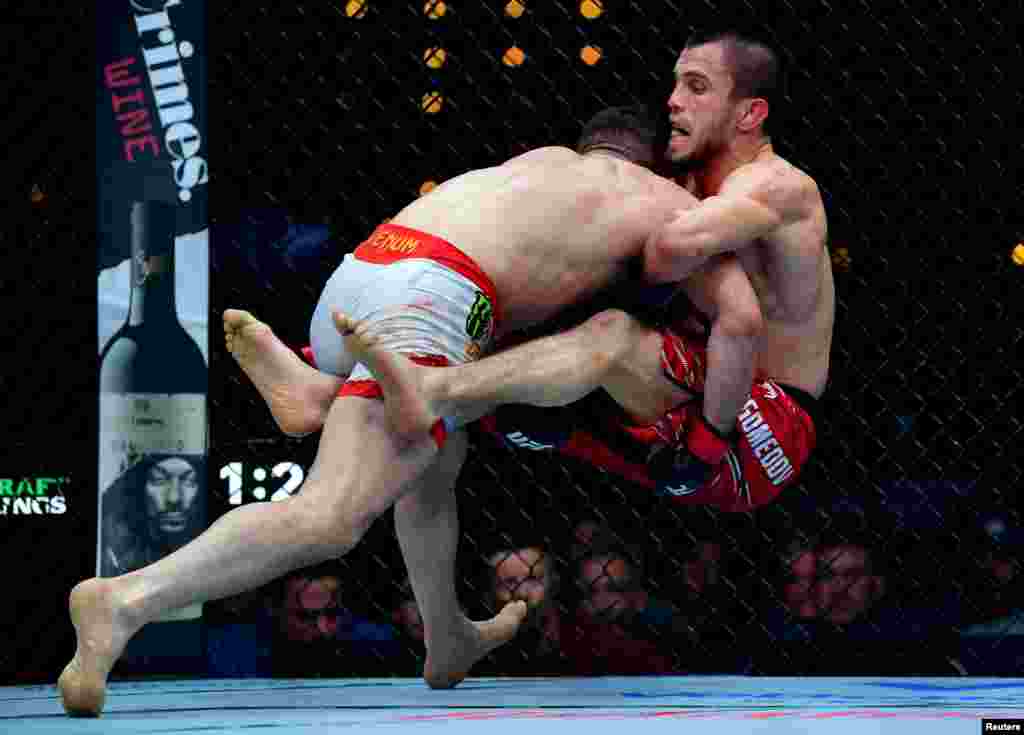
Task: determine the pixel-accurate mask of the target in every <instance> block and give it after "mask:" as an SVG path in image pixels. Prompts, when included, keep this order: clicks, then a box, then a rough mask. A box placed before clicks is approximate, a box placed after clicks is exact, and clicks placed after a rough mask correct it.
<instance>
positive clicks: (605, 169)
mask: <svg viewBox="0 0 1024 735" xmlns="http://www.w3.org/2000/svg"><path fill="white" fill-rule="evenodd" d="M691 201H692V202H695V201H696V200H693V199H692V197H690V195H689V194H688V193H686V192H685V191H684V190H683V189H682V188H681V187H678V186H676V185H675V184H672V183H671V182H668V181H666V180H664V179H661V178H660V177H657V176H655V175H654V174H652V173H651V172H649V171H648V170H646V169H644V168H642V167H641V166H637V165H634V164H632V163H629V162H627V161H625V160H623V159H621V158H618V157H615V156H610V155H605V154H603V153H597V152H593V153H589V154H587V155H579V154H577V153H576V152H574V151H572V150H570V149H568V148H557V147H551V148H539V149H537V150H534V151H530V152H529V153H526V154H524V155H522V156H519V157H517V158H513V159H511V160H509V161H507V162H506V163H504V164H502V165H500V166H495V167H493V168H485V169H479V170H476V171H470V172H468V173H466V174H463V175H461V176H458V177H456V178H453V179H451V180H449V181H447V182H445V183H444V184H442V185H441V186H439V187H437V188H436V189H434V190H433V191H432V192H430V194H428V195H427V196H425V197H422V198H421V199H418V200H417V201H415V202H413V203H412V204H410V205H409V206H408V207H406V208H405V209H403V210H402V211H401V212H399V213H398V215H397V216H396V217H395V218H394V219H393V220H392V222H393V223H394V224H397V225H403V226H405V227H411V228H414V229H417V230H422V231H424V232H429V233H430V234H432V235H434V236H436V237H440V238H442V239H444V240H447V241H448V242H450V243H452V244H453V245H455V246H456V247H457V248H459V249H460V250H462V251H463V252H465V253H466V254H467V255H468V256H469V257H470V258H472V259H473V260H474V261H475V262H476V263H477V264H478V265H480V267H481V268H482V269H483V270H484V271H485V272H486V273H487V274H488V275H489V276H490V277H491V279H492V280H493V281H494V283H495V286H496V288H497V291H498V299H499V301H500V302H501V307H502V313H503V314H504V318H505V325H504V326H505V327H506V328H516V327H520V326H524V325H526V324H529V323H533V322H536V321H540V320H543V319H545V318H548V317H549V316H551V315H552V314H553V313H554V312H556V311H557V310H558V309H560V308H562V307H564V306H566V305H568V304H570V303H573V302H574V301H576V300H578V299H579V298H581V297H583V296H585V295H587V294H589V293H592V292H594V291H596V290H598V289H600V288H602V287H603V286H605V285H607V284H609V283H610V282H611V281H612V280H614V279H615V278H616V277H617V276H618V275H620V274H621V273H622V272H623V270H624V266H625V262H626V260H627V259H628V258H630V257H631V256H634V255H638V254H639V253H640V252H641V249H642V248H643V245H644V242H645V240H646V238H647V236H648V234H649V233H650V232H651V230H652V228H654V227H657V226H658V225H659V224H661V222H662V221H663V220H664V218H665V217H667V216H668V214H669V213H670V212H671V211H672V210H673V209H678V208H680V207H683V206H689V205H690V203H691Z"/></svg>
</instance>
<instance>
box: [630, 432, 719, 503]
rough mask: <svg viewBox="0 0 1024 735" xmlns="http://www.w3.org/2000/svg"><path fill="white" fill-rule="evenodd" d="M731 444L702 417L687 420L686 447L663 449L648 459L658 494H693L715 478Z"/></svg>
mask: <svg viewBox="0 0 1024 735" xmlns="http://www.w3.org/2000/svg"><path fill="white" fill-rule="evenodd" d="M731 446H732V444H731V443H730V441H729V438H728V437H724V436H722V435H721V434H720V433H718V432H717V431H716V430H715V429H714V428H713V427H712V426H711V425H710V424H708V423H707V421H705V420H704V418H703V417H702V416H697V417H695V418H694V419H693V420H691V422H690V426H689V427H688V430H687V432H686V448H685V449H682V448H680V449H676V450H666V451H663V452H661V453H660V454H658V455H656V456H655V458H654V460H653V461H652V462H651V467H650V472H651V477H652V479H653V480H654V481H655V484H656V486H657V492H658V494H659V495H675V496H683V495H692V494H693V493H695V492H697V491H698V490H700V489H701V488H702V487H704V486H705V485H707V484H708V483H709V482H711V481H712V480H714V479H715V477H716V475H717V473H718V472H719V471H720V470H721V467H722V462H723V461H724V460H725V456H726V454H728V453H729V449H730V448H731Z"/></svg>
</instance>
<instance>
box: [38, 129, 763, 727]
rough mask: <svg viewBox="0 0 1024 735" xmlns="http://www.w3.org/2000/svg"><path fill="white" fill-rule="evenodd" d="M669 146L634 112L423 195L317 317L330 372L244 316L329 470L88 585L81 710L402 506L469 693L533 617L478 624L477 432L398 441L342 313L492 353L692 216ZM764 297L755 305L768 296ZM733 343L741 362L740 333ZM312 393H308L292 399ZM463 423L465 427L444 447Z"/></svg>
mask: <svg viewBox="0 0 1024 735" xmlns="http://www.w3.org/2000/svg"><path fill="white" fill-rule="evenodd" d="M653 138H654V130H653V126H647V125H644V124H643V123H642V122H640V121H639V120H638V118H637V117H636V116H635V115H630V114H624V113H621V112H613V113H610V114H605V115H603V116H599V117H598V118H597V119H595V120H594V121H593V122H592V123H591V124H590V125H588V127H587V128H586V129H585V130H584V136H583V139H582V140H581V145H580V152H577V151H574V150H571V149H567V148H558V147H551V148H542V149H538V150H534V151H531V152H529V153H526V154H524V155H522V156H519V157H517V158H514V159H511V160H510V161H508V162H506V163H505V164H503V165H500V166H496V167H493V168H487V169H482V170H477V171H472V172H470V173H467V174H464V175H462V176H459V177H456V178H454V179H452V180H450V181H448V182H446V183H445V184H443V185H442V186H439V187H438V188H437V189H435V190H434V191H433V192H431V193H430V194H429V195H428V196H425V197H423V198H421V199H418V200H417V201H415V202H413V203H412V204H410V205H409V206H408V207H406V208H405V209H403V210H402V211H401V212H400V213H399V214H398V215H396V217H395V218H394V220H393V221H392V222H391V223H389V224H387V225H383V226H381V227H379V228H378V229H377V230H376V231H375V232H374V233H373V234H372V235H371V236H370V237H369V239H367V240H366V241H365V242H364V243H363V244H361V245H360V246H359V247H358V248H357V249H356V250H355V252H354V253H353V254H351V255H349V256H347V257H346V258H345V260H344V262H343V263H342V265H341V266H340V267H339V268H338V269H337V271H336V272H335V273H334V275H333V276H332V277H331V279H330V280H329V282H328V284H327V286H326V287H325V289H324V292H323V294H322V295H321V299H320V303H319V304H318V306H317V308H316V311H315V313H314V316H313V320H312V323H311V326H310V336H311V342H312V348H313V352H314V356H315V359H316V363H317V366H318V367H319V370H316V369H313V368H311V367H310V366H308V365H306V364H305V363H303V362H302V361H301V360H299V358H298V357H297V356H295V355H294V354H293V353H291V352H290V351H288V350H287V349H286V348H284V347H283V345H281V344H280V343H277V342H275V341H274V337H273V334H272V333H271V332H270V330H269V328H268V327H266V325H263V324H261V323H259V322H256V321H255V319H254V318H252V317H251V315H248V314H246V313H245V312H229V313H228V314H226V315H225V324H226V328H227V329H228V331H229V332H230V334H231V335H232V352H233V354H234V355H235V357H236V358H237V359H238V361H239V362H240V364H241V365H242V367H243V369H244V370H245V372H246V373H247V374H248V375H249V376H250V378H251V379H252V380H253V382H254V383H255V384H256V386H257V388H258V389H259V390H260V391H261V392H262V393H263V395H264V398H266V399H267V400H268V402H269V403H270V405H271V409H272V411H273V412H274V413H275V416H277V417H278V420H279V422H280V423H281V425H282V428H285V430H286V431H289V432H291V433H304V432H308V431H311V430H314V429H315V428H318V427H319V426H320V425H322V426H323V431H322V434H321V437H320V443H319V447H318V451H317V456H316V459H315V461H314V464H313V466H312V468H311V470H310V473H309V475H308V477H307V479H306V482H305V484H304V486H303V489H302V492H301V493H300V494H298V495H296V496H294V497H292V498H289V499H287V500H285V501H282V502H278V503H273V504H269V503H260V504H255V505H248V506H243V507H240V508H237V509H235V510H232V511H231V512H229V513H226V514H225V515H223V516H222V517H221V518H219V519H218V520H217V521H216V522H215V523H214V524H213V525H212V526H210V528H209V529H207V530H206V531H205V532H204V533H203V534H202V535H200V536H199V537H198V538H196V539H195V540H194V541H193V542H191V543H190V544H188V545H186V546H185V547H183V548H181V549H179V550H178V551H176V552H174V553H172V554H170V555H168V556H167V557H165V558H163V559H160V560H159V561H157V562H155V563H154V564H152V565H150V566H147V567H144V568H142V569H139V570H136V571H133V572H131V573H129V574H125V575H122V576H119V577H114V578H109V579H100V578H94V579H91V580H86V581H85V582H82V583H80V584H79V585H77V586H76V587H75V588H74V589H73V590H72V591H71V595H70V612H71V619H72V622H73V623H74V626H75V630H76V634H77V639H78V646H77V649H76V652H75V655H74V658H73V659H72V660H71V662H70V663H69V664H68V666H67V667H65V669H64V671H63V673H62V674H61V676H60V679H59V681H58V686H59V689H60V692H61V696H62V699H63V703H64V707H65V709H66V710H67V711H68V712H69V713H71V714H76V715H97V714H98V713H99V712H100V711H101V710H102V706H103V702H104V698H105V693H106V679H107V676H108V674H109V672H110V670H111V668H112V667H113V664H114V662H115V661H116V660H117V659H118V657H119V656H120V655H121V652H122V651H123V649H124V646H125V644H126V643H127V641H128V639H129V638H130V637H131V636H132V635H134V634H135V632H136V631H138V630H139V629H140V628H141V627H142V626H143V625H145V624H146V623H148V622H149V621H151V620H154V619H155V618H157V617H159V616H160V615H162V614H164V613H166V612H168V611H170V610H174V609H178V608H181V607H184V606H185V605H188V604H192V603H195V602H200V601H206V600H213V599H219V598H222V597H226V596H229V595H233V594H237V593H239V592H242V591H244V590H247V589H251V588H253V587H256V586H259V585H261V584H264V583H266V582H267V581H270V580H272V579H274V578H277V577H279V576H281V575H283V574H285V573H286V572H288V571H291V570H293V569H296V568H301V567H306V566H310V565H313V564H316V563H318V562H321V561H323V560H325V559H330V558H337V557H340V556H342V555H344V554H345V553H346V552H348V551H349V550H350V549H351V548H352V547H353V546H354V545H355V544H356V543H358V541H359V540H360V538H361V537H362V536H363V534H364V533H365V532H366V530H367V528H368V527H369V525H370V524H371V523H372V522H373V521H374V520H375V519H376V518H377V517H378V516H379V515H380V514H381V513H383V512H384V511H385V510H386V509H387V508H389V507H391V506H392V505H395V506H396V510H395V520H396V529H397V532H398V536H399V541H400V545H401V548H402V552H403V556H404V558H405V560H406V563H407V565H408V571H409V575H410V580H411V582H412V587H413V590H414V592H415V594H416V598H417V601H418V602H419V604H420V607H421V611H422V613H423V617H424V627H425V633H426V645H427V650H428V659H427V662H426V667H425V678H426V679H427V681H428V683H430V684H431V685H432V686H451V685H453V684H455V683H457V682H458V681H460V680H461V679H462V678H464V677H465V676H466V674H467V673H468V671H469V669H470V668H471V666H472V665H473V663H475V662H476V661H477V660H479V658H480V657H481V656H483V655H485V654H486V653H487V651H489V650H490V649H492V648H493V647H495V646H496V645H499V644H500V643H502V642H504V641H506V640H508V639H509V638H510V637H511V636H512V635H513V634H514V633H515V630H516V628H517V627H518V625H519V623H520V622H521V620H522V618H523V616H524V615H525V612H526V611H525V607H524V606H522V605H521V604H516V603H511V604H510V605H509V606H506V608H504V609H503V610H502V611H501V613H500V614H499V615H498V616H496V617H495V618H494V619H492V620H490V621H486V622H483V623H479V624H474V623H473V622H471V621H470V620H468V618H466V617H465V615H464V614H463V613H462V610H461V609H460V607H459V605H458V601H457V599H456V596H455V580H454V575H455V569H454V566H455V564H454V562H455V552H456V545H457V540H458V530H457V528H458V526H457V517H456V504H455V497H454V493H453V486H454V480H455V476H456V474H457V472H458V469H459V467H460V466H461V463H462V460H463V458H464V454H465V434H464V432H463V431H457V430H456V429H458V424H453V425H450V426H447V427H445V426H441V425H439V424H438V425H435V427H433V432H432V437H425V438H418V439H415V440H410V438H409V437H408V436H399V435H396V434H395V432H394V431H393V430H392V428H391V425H390V423H389V421H388V418H387V412H386V409H385V405H384V403H383V402H382V401H379V400H367V398H371V397H373V396H376V395H379V394H380V388H379V386H377V385H376V383H375V381H374V380H373V379H372V377H371V375H370V373H369V371H368V370H367V369H366V367H365V366H363V365H359V364H356V360H355V359H354V356H353V355H352V354H351V353H350V352H348V351H347V350H346V348H345V346H344V343H343V340H342V339H341V338H340V337H339V335H338V333H337V331H336V329H335V326H334V324H333V322H332V313H331V312H332V311H333V310H334V309H341V310H343V311H344V312H345V313H346V314H349V315H351V316H352V317H353V318H356V319H359V320H360V322H361V323H362V324H364V325H365V326H366V328H367V329H368V332H367V334H369V335H379V342H378V345H379V346H380V347H382V348H383V349H387V350H394V351H397V352H401V353H403V354H406V355H409V356H411V357H412V358H413V359H415V360H417V361H420V362H424V363H427V364H434V365H441V364H453V363H462V362H465V361H467V360H472V359H475V358H476V357H478V356H479V355H481V354H483V353H485V352H486V351H487V350H488V349H489V348H490V345H491V342H492V340H493V338H494V335H495V334H496V333H497V332H499V331H500V330H506V329H508V330H511V329H518V328H522V327H525V326H527V325H530V324H533V323H536V322H539V321H542V320H544V319H547V318H549V317H550V316H552V315H553V314H554V313H555V312H556V311H557V310H559V309H561V308H563V307H565V306H566V305H568V304H570V303H572V302H575V301H577V300H578V299H581V298H583V297H586V296H587V295H589V294H591V293H593V292H595V291H596V290H598V289H601V288H603V287H606V286H608V285H609V284H611V283H612V282H614V281H615V280H616V279H617V278H619V277H620V276H622V275H623V274H624V273H625V271H626V264H627V262H628V261H629V260H630V259H632V258H636V257H640V256H642V253H643V249H644V246H645V243H646V242H647V240H648V239H649V237H650V235H651V233H652V228H654V227H657V226H659V225H660V224H662V223H664V222H666V221H667V220H668V218H669V217H670V216H671V215H672V213H673V212H675V211H676V210H678V209H680V208H685V207H687V206H692V205H693V203H694V201H695V200H694V198H693V197H692V195H690V194H689V193H688V192H686V191H685V190H684V189H682V188H681V187H679V186H677V185H675V184H674V183H672V182H669V181H667V180H665V179H662V178H660V177H658V176H656V175H654V174H653V173H651V172H650V171H648V170H647V169H645V168H644V167H643V166H641V165H637V164H638V163H643V164H647V165H649V164H650V163H652V161H653V147H652V141H653ZM456 243H457V246H456ZM748 287H749V284H748ZM750 300H751V302H752V303H753V308H754V309H756V300H755V299H754V296H753V291H752V290H750ZM744 308H745V307H744ZM718 336H719V337H720V338H721V339H719V341H718V343H717V344H718V346H719V347H720V348H723V349H725V351H726V352H727V351H728V350H727V345H728V342H729V339H728V337H729V335H728V334H727V333H725V332H722V331H721V330H720V333H719V334H718ZM741 348H742V345H741ZM336 376H341V377H336ZM298 385H301V386H303V388H302V390H303V391H304V393H303V395H302V396H296V395H294V394H292V393H290V391H292V390H293V389H294V386H298ZM310 396H312V397H313V398H316V399H320V400H318V401H317V400H314V401H313V402H312V405H317V406H329V408H326V409H324V410H326V416H324V415H323V414H322V412H317V411H318V410H314V414H315V415H311V414H310V413H309V412H308V411H307V410H306V408H305V407H306V406H308V405H311V404H310V403H309V402H307V401H305V400H304V399H305V398H307V397H310ZM446 429H447V430H448V431H451V433H452V436H450V437H449V438H448V441H447V442H444V441H443V438H444V436H443V435H444V433H445V431H446Z"/></svg>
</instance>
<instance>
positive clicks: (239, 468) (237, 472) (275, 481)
mask: <svg viewBox="0 0 1024 735" xmlns="http://www.w3.org/2000/svg"><path fill="white" fill-rule="evenodd" d="M220 479H221V480H223V481H225V482H226V483H227V490H228V504H229V505H241V504H242V503H244V502H246V501H248V500H267V499H268V496H269V500H270V502H272V503H273V502H277V501H279V500H284V499H285V498H290V497H291V496H292V495H295V494H296V493H297V492H298V491H299V487H300V486H301V485H302V481H303V480H305V479H306V472H305V470H303V469H302V466H301V465H299V464H296V463H295V462H279V463H278V464H276V465H274V466H273V467H271V468H270V470H269V471H268V470H267V468H266V467H261V466H259V465H255V464H246V463H244V462H228V463H227V464H226V465H224V466H223V467H221V468H220Z"/></svg>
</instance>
